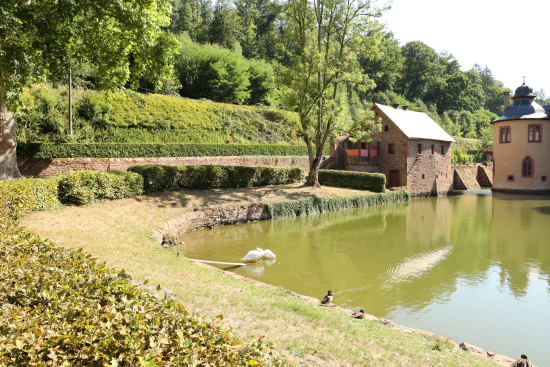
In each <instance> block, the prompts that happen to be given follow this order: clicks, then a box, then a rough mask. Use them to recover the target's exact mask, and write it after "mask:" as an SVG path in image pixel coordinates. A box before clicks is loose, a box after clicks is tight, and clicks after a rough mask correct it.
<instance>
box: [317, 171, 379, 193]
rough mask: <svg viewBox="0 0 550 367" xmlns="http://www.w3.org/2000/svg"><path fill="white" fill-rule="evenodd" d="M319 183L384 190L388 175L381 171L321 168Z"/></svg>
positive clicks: (377, 190) (375, 190)
mask: <svg viewBox="0 0 550 367" xmlns="http://www.w3.org/2000/svg"><path fill="white" fill-rule="evenodd" d="M319 183H320V184H321V185H326V186H336V187H349V188H352V189H359V190H370V191H374V192H384V190H385V189H386V176H385V175H383V174H381V173H367V172H353V171H333V170H320V171H319Z"/></svg>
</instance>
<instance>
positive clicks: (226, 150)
mask: <svg viewBox="0 0 550 367" xmlns="http://www.w3.org/2000/svg"><path fill="white" fill-rule="evenodd" d="M328 149H329V148H328V147H327V148H326V152H325V153H326V154H328ZM17 155H18V156H20V157H34V158H139V157H219V156H254V155H258V156H264V155H270V156H305V155H308V152H307V147H306V146H299V145H270V144H263V145H259V144H258V145H252V144H47V143H26V144H25V143H21V144H17Z"/></svg>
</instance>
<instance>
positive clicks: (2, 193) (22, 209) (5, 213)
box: [0, 177, 60, 220]
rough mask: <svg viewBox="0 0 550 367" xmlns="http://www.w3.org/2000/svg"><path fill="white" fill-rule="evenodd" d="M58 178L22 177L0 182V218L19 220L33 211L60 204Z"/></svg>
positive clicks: (51, 207)
mask: <svg viewBox="0 0 550 367" xmlns="http://www.w3.org/2000/svg"><path fill="white" fill-rule="evenodd" d="M57 186H58V178H57V177H53V178H47V179H37V178H21V179H17V180H6V181H2V182H0V218H9V219H11V220H18V219H20V218H21V217H23V216H25V215H26V214H28V213H31V212H33V211H40V210H48V209H53V208H55V207H56V206H58V205H59V204H60V203H59V200H58V190H57Z"/></svg>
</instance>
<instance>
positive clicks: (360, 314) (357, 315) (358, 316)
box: [351, 309, 365, 319]
mask: <svg viewBox="0 0 550 367" xmlns="http://www.w3.org/2000/svg"><path fill="white" fill-rule="evenodd" d="M351 317H353V318H356V319H364V318H365V310H363V309H361V310H360V311H359V312H354V313H352V314H351Z"/></svg>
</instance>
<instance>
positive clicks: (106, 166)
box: [17, 156, 309, 176]
mask: <svg viewBox="0 0 550 367" xmlns="http://www.w3.org/2000/svg"><path fill="white" fill-rule="evenodd" d="M17 164H18V166H19V172H21V174H22V175H25V176H55V175H58V174H62V173H65V172H68V171H78V170H92V171H126V170H127V169H128V167H131V166H143V165H168V166H174V165H182V166H191V165H210V166H269V167H300V168H303V169H305V170H306V171H309V158H308V157H291V156H280V157H271V156H265V157H258V156H251V157H239V156H230V157H160V158H28V157H17Z"/></svg>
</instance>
